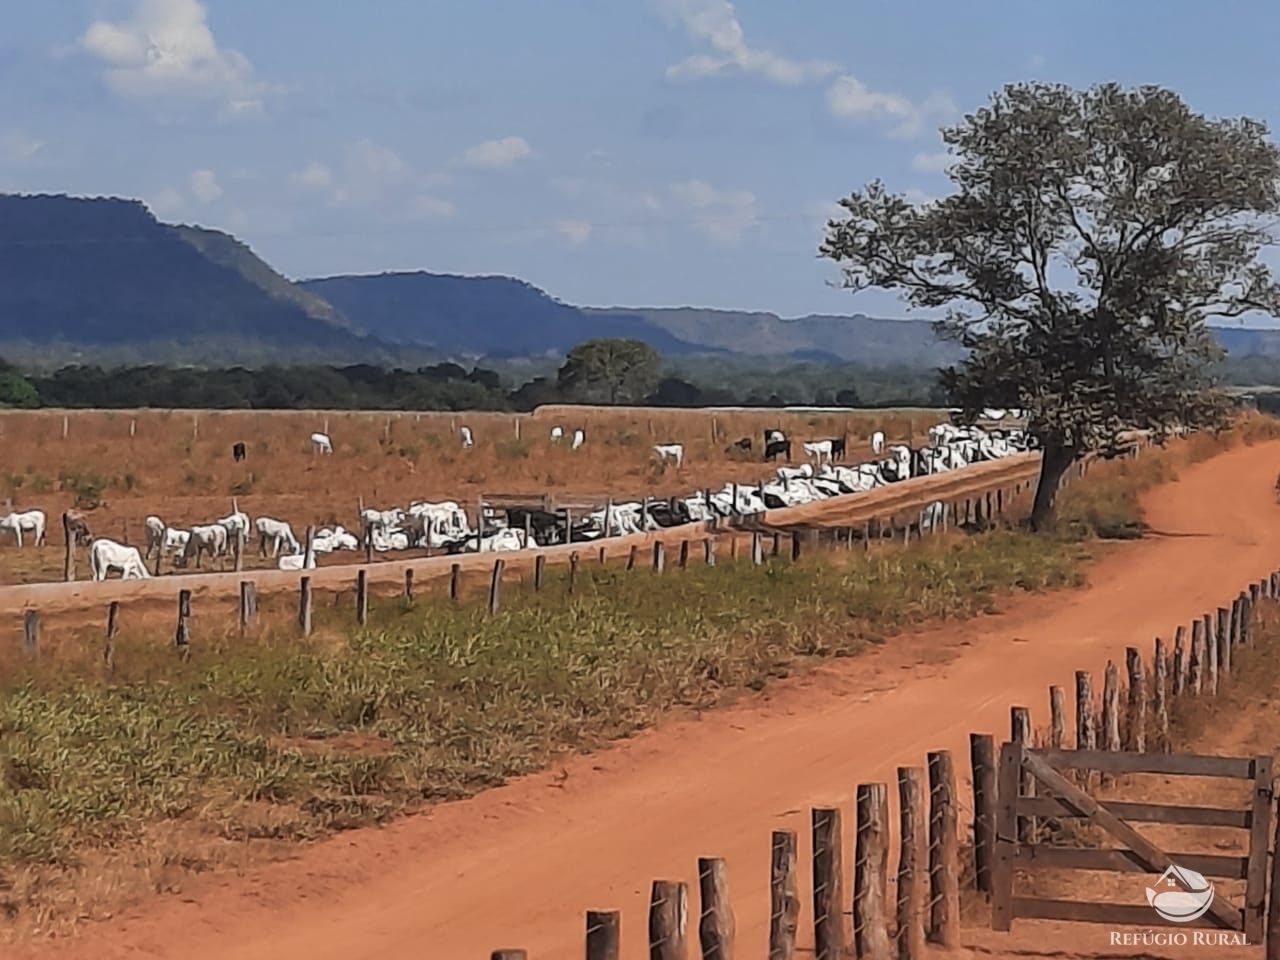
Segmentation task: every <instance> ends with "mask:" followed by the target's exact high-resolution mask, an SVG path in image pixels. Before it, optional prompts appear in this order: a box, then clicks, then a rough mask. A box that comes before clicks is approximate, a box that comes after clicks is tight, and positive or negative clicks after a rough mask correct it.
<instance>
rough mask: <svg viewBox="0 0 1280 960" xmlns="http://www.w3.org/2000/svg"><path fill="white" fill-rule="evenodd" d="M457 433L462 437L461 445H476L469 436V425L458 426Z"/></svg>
mask: <svg viewBox="0 0 1280 960" xmlns="http://www.w3.org/2000/svg"><path fill="white" fill-rule="evenodd" d="M458 433H459V435H460V436H461V437H462V445H463V446H464V447H474V446H475V445H476V444H475V440H473V439H472V437H471V428H470V427H459V428H458Z"/></svg>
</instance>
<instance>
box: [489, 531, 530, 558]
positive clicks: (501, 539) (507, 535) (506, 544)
mask: <svg viewBox="0 0 1280 960" xmlns="http://www.w3.org/2000/svg"><path fill="white" fill-rule="evenodd" d="M524 547H525V541H524V531H523V530H513V529H512V528H511V527H507V528H506V529H503V530H499V531H498V532H497V533H494V534H491V535H490V536H487V537H481V538H480V552H481V553H497V552H499V551H507V550H523V549H524Z"/></svg>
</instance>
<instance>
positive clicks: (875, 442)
mask: <svg viewBox="0 0 1280 960" xmlns="http://www.w3.org/2000/svg"><path fill="white" fill-rule="evenodd" d="M871 452H872V453H874V454H875V455H876V456H877V457H878V456H880V454H882V453H884V431H883V430H877V431H876V432H875V433H873V434H872V435H871Z"/></svg>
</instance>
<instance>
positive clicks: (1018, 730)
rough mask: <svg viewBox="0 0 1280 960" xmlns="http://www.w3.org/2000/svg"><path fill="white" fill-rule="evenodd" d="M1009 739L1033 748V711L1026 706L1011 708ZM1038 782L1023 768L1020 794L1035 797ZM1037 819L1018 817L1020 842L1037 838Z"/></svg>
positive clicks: (1019, 784) (1028, 748)
mask: <svg viewBox="0 0 1280 960" xmlns="http://www.w3.org/2000/svg"><path fill="white" fill-rule="evenodd" d="M1009 739H1010V740H1012V741H1013V742H1014V743H1020V744H1022V746H1023V749H1026V750H1030V749H1031V711H1030V710H1028V709H1027V708H1026V707H1010V708H1009ZM1035 792H1036V782H1035V780H1034V779H1032V777H1031V772H1030V771H1029V770H1023V771H1022V776H1021V778H1020V779H1019V783H1018V796H1020V797H1034V796H1035ZM1035 833H1036V821H1035V818H1034V817H1019V818H1018V842H1019V843H1032V842H1034V839H1035Z"/></svg>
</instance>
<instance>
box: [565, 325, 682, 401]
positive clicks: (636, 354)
mask: <svg viewBox="0 0 1280 960" xmlns="http://www.w3.org/2000/svg"><path fill="white" fill-rule="evenodd" d="M661 375H662V359H661V358H660V357H659V356H658V354H657V351H655V350H654V349H653V347H651V346H649V345H648V344H647V343H645V342H644V341H643V340H588V341H587V342H586V343H580V344H578V345H577V346H576V347H574V348H573V349H572V350H570V351H569V353H568V354H567V355H566V357H565V361H564V365H563V366H561V367H560V370H559V373H558V375H557V377H556V380H557V383H558V384H559V386H560V389H561V390H562V391H564V392H565V394H567V395H569V396H574V397H577V398H580V399H598V400H604V401H605V402H607V403H621V402H626V401H630V402H632V403H638V402H639V401H641V400H643V399H644V398H645V397H647V396H648V395H649V393H650V392H651V391H652V390H653V388H654V387H655V386H657V384H658V380H659V378H660V377H661Z"/></svg>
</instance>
